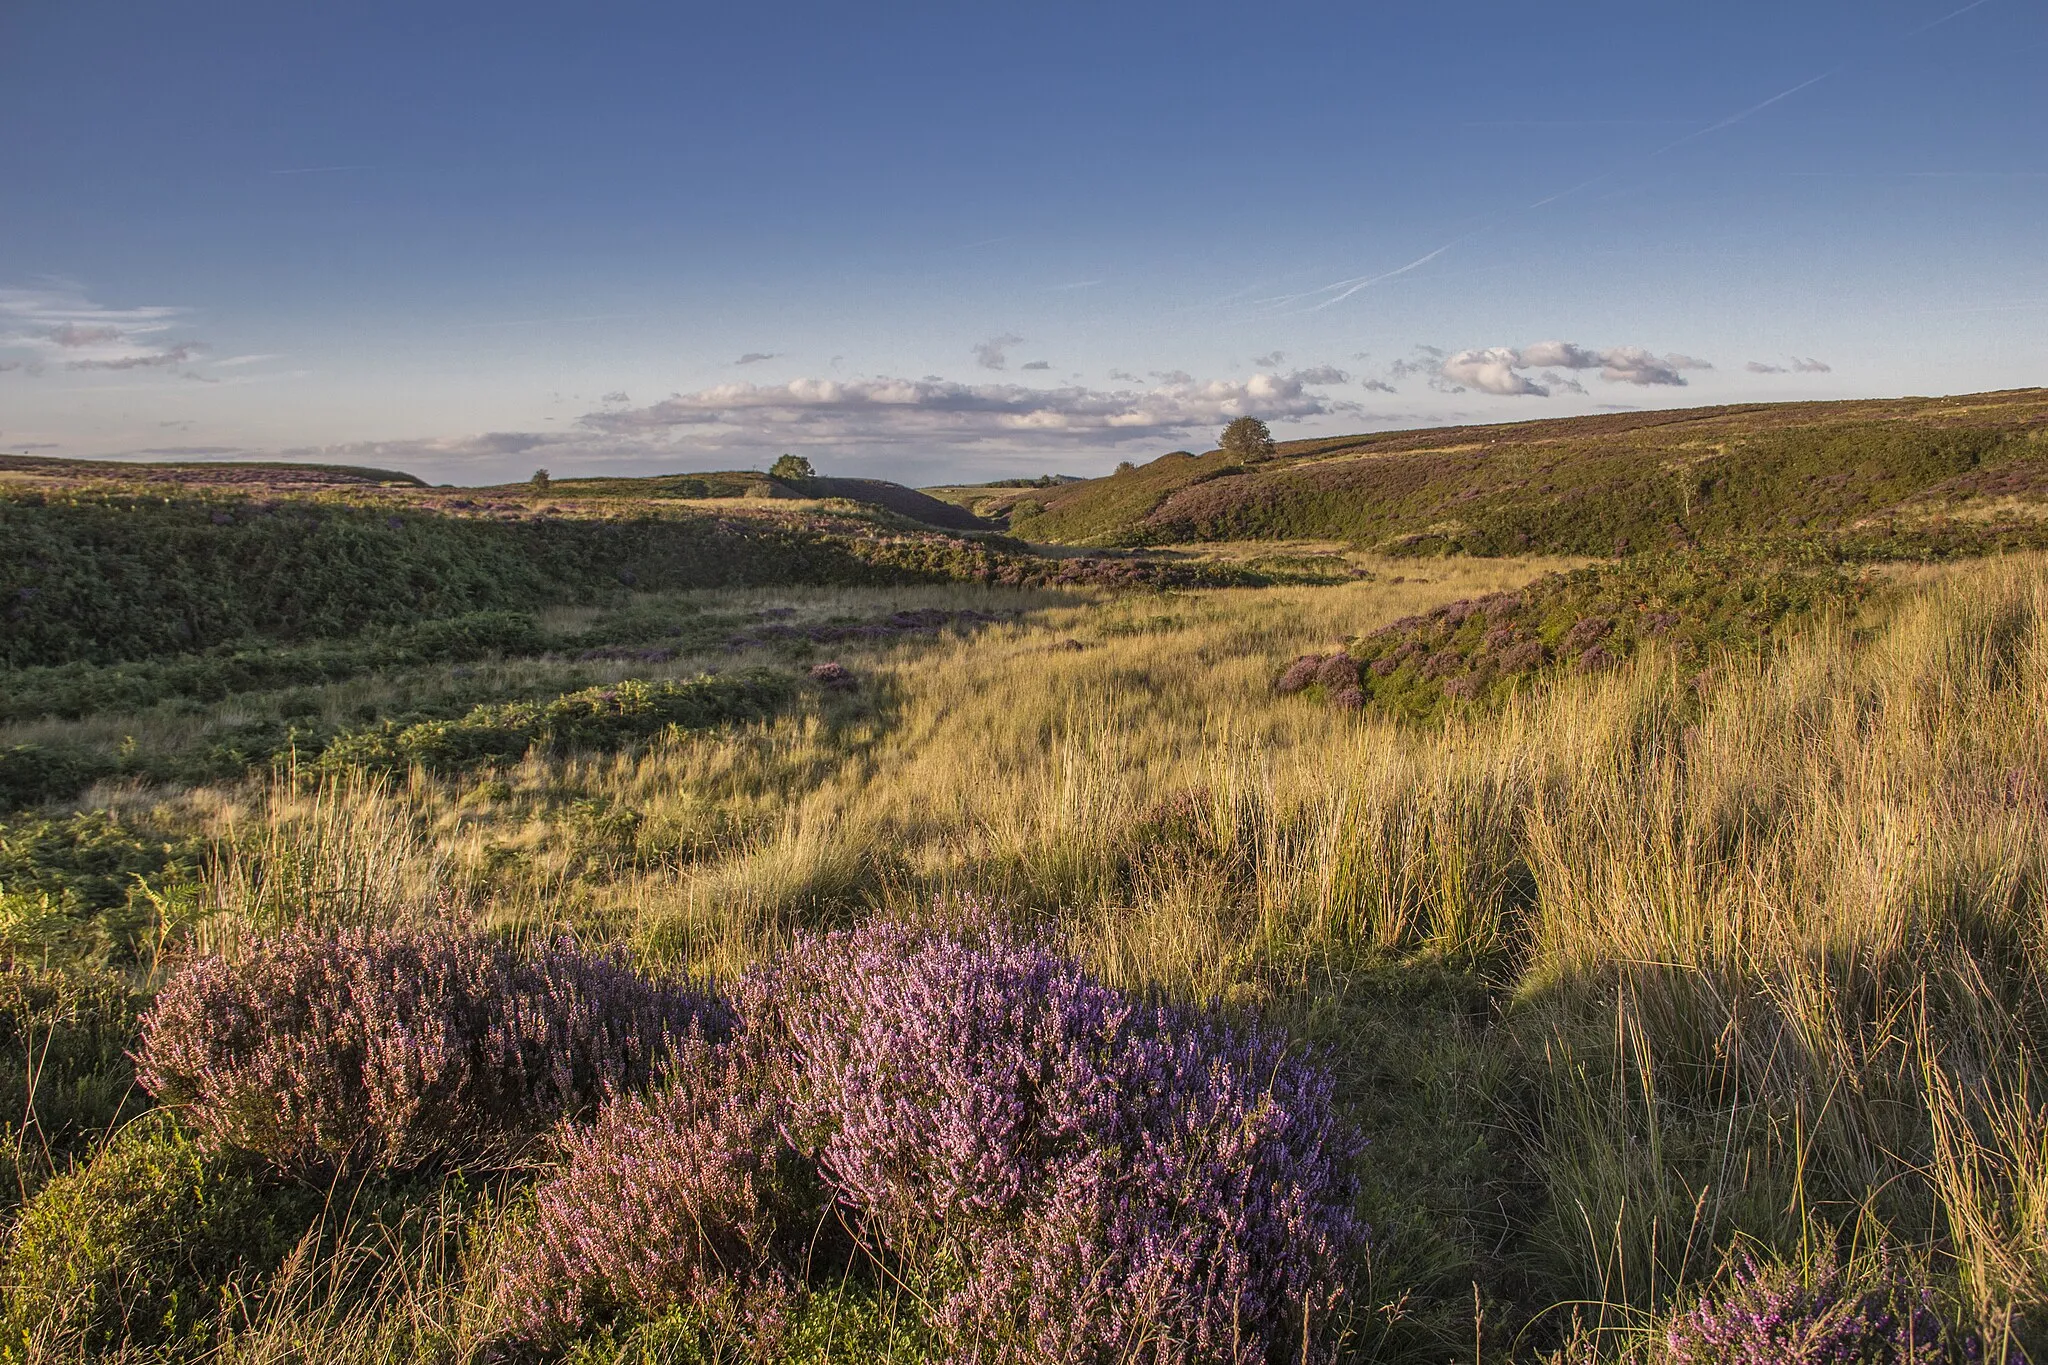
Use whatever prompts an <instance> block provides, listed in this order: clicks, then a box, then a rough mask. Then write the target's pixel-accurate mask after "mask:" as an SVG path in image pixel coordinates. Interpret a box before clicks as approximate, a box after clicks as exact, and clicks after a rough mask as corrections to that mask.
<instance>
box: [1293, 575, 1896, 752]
mask: <svg viewBox="0 0 2048 1365" xmlns="http://www.w3.org/2000/svg"><path fill="white" fill-rule="evenodd" d="M1880 590H1881V585H1880V584H1879V583H1878V582H1877V581H1876V580H1874V579H1872V578H1869V577H1858V576H1856V575H1853V574H1850V573H1848V572H1846V571H1843V570H1840V569H1834V568H1810V567H1808V568H1801V567H1793V566H1787V565H1782V564H1778V563H1774V562H1772V561H1769V560H1764V559H1757V558H1753V557H1749V556H1743V555H1733V554H1703V553H1692V554H1684V555H1671V556H1652V557H1639V558H1636V559H1632V560H1627V561H1623V562H1621V563H1616V564H1601V565H1594V566H1591V567H1588V568H1583V569H1576V570H1573V571H1571V572H1569V573H1564V574H1554V575H1550V576H1547V577H1544V578H1540V579H1538V580H1536V581H1535V582H1533V583H1531V584H1529V585H1528V586H1527V587H1525V588H1521V589H1519V590H1517V591H1514V592H1501V593H1493V594H1490V595H1488V596H1485V597H1479V598H1468V599H1466V600H1463V601H1458V602H1451V603H1447V604H1445V605H1444V606H1441V607H1437V608H1435V609H1434V610H1432V611H1429V612H1426V613H1422V614H1419V615H1415V616H1407V617H1402V618H1401V619H1399V620H1396V621H1393V622H1390V623H1388V624H1387V625H1384V626H1381V627H1379V628H1378V629H1376V630H1374V631H1372V632H1370V633H1368V634H1366V635H1363V636H1360V637H1358V638H1357V639H1355V640H1353V641H1351V642H1350V644H1349V645H1348V646H1347V648H1346V649H1344V650H1343V651H1341V652H1335V653H1329V654H1305V655H1303V656H1301V657H1300V658H1298V659H1296V660H1295V661H1294V662H1293V663H1292V664H1290V665H1289V666H1288V667H1287V668H1286V669H1285V670H1284V671H1282V672H1281V674H1280V676H1279V678H1278V679H1277V680H1276V681H1275V683H1274V690H1275V691H1277V692H1280V693H1281V694H1283V695H1292V694H1295V693H1299V692H1310V691H1311V689H1313V691H1312V695H1314V696H1317V697H1320V698H1321V699H1322V700H1324V701H1326V702H1328V703H1329V704H1331V705H1334V706H1338V707H1341V708H1346V709H1352V710H1356V709H1357V708H1359V707H1361V706H1365V705H1368V704H1369V705H1371V706H1373V707H1375V708H1377V709H1379V710H1382V711H1384V712H1386V713H1388V714H1390V715H1396V716H1406V717H1411V718H1421V717H1428V716H1432V715H1434V714H1436V713H1437V712H1438V711H1440V710H1441V709H1442V708H1444V707H1445V706H1447V705H1454V704H1457V703H1476V702H1484V701H1488V700H1499V699H1501V698H1503V697H1505V696H1509V695H1512V694H1513V693H1514V692H1515V691H1517V690H1523V689H1528V688H1531V687H1538V686H1541V685H1543V683H1544V682H1546V681H1547V680H1549V679H1551V678H1554V677H1556V676H1558V675H1560V674H1565V673H1593V672H1599V671H1602V670H1604V669H1609V668H1614V667H1616V666H1618V665H1619V664H1620V663H1621V662H1622V661H1623V660H1625V659H1629V658H1631V657H1633V656H1634V655H1636V654H1638V653H1643V652H1648V651H1654V652H1655V653H1656V654H1657V655H1658V657H1659V658H1662V659H1668V660H1669V661H1670V662H1671V663H1672V664H1673V665H1675V666H1676V667H1677V668H1678V669H1679V670H1680V671H1681V672H1683V673H1685V674H1687V675H1689V676H1690V675H1697V674H1698V673H1699V672H1700V671H1702V670H1703V669H1706V668H1708V667H1710V666H1712V665H1713V664H1714V663H1715V661H1717V660H1726V659H1728V658H1729V657H1730V656H1739V655H1743V654H1754V653H1756V652H1757V651H1759V650H1762V649H1766V648H1769V647H1770V646H1771V645H1772V643H1773V642H1774V640H1782V639H1783V638H1784V637H1785V636H1786V635H1787V634H1788V633H1789V632H1792V631H1794V630H1796V629H1797V628H1798V627H1799V626H1800V625H1801V624H1803V623H1805V622H1807V621H1810V620H1812V619H1813V618H1815V617H1817V616H1819V615H1822V614H1824V613H1834V614H1836V615H1842V616H1848V615H1853V614H1854V613H1855V611H1856V610H1857V609H1858V607H1859V606H1861V605H1863V604H1864V603H1866V602H1868V601H1869V600H1870V599H1871V598H1872V597H1873V596H1875V595H1876V594H1877V593H1878V592H1879V591H1880Z"/></svg>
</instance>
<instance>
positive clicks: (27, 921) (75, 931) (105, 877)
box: [0, 811, 198, 965]
mask: <svg viewBox="0 0 2048 1365" xmlns="http://www.w3.org/2000/svg"><path fill="white" fill-rule="evenodd" d="M197 868H198V851H197V849H196V848H194V847H193V845H192V844H191V843H190V842H189V841H187V840H175V841H174V840H166V839H162V838H159V837H157V836H155V835H153V834H151V833H149V832H147V831H145V830H138V829H134V828H130V827H129V826H127V825H124V824H122V823H121V822H120V821H119V820H117V819H115V818H114V817H113V816H112V815H110V814H108V813H107V812H105V811H87V812H84V813H82V814H77V815H71V816H66V817H64V818H62V819H49V820H23V821H16V822H13V823H11V824H0V959H4V960H5V961H7V962H15V961H24V960H26V961H32V962H44V963H50V962H81V961H88V962H95V963H102V964H104V963H114V964H120V965H129V964H133V963H135V962H137V961H138V960H139V959H140V956H141V953H142V950H143V949H144V947H145V946H146V945H147V944H148V942H149V941H150V940H151V938H152V937H153V935H154V934H155V932H156V929H157V927H158V926H157V898H158V897H161V896H163V895H165V894H172V893H174V892H175V888H177V887H179V886H181V885H183V884H184V883H186V882H188V881H189V880H190V878H191V877H192V875H193V874H194V873H195V872H196V871H197Z"/></svg>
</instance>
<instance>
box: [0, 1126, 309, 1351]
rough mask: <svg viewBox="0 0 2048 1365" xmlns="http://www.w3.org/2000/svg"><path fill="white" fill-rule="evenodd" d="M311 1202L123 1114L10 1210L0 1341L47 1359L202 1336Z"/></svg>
mask: <svg viewBox="0 0 2048 1365" xmlns="http://www.w3.org/2000/svg"><path fill="white" fill-rule="evenodd" d="M317 1198H318V1196H317V1195H313V1194H311V1193H309V1192H294V1191H289V1190H272V1189H265V1188H264V1187H263V1186H262V1185H261V1184H260V1183H259V1182H258V1180H257V1179H256V1177H255V1176H254V1175H253V1174H252V1173H251V1172H250V1171H248V1170H247V1169H244V1168H242V1167H240V1166H238V1165H236V1164H235V1163H233V1162H231V1161H228V1160H224V1159H221V1158H214V1157H209V1156H207V1155H206V1154H205V1153H203V1152H202V1151H201V1150H200V1149H199V1148H198V1147H197V1146H196V1145H194V1144H193V1143H192V1142H191V1141H190V1140H189V1139H187V1138H186V1137H185V1136H184V1135H182V1134H181V1133H179V1132H178V1131H177V1129H176V1127H175V1126H174V1125H173V1124H172V1123H171V1122H170V1121H169V1120H168V1119H164V1118H147V1119H143V1120H141V1121H139V1122H137V1123H134V1124H131V1125H130V1126H129V1127H127V1128H126V1129H123V1130H122V1131H121V1132H120V1133H119V1134H118V1135H116V1136H115V1137H114V1139H113V1140H112V1141H111V1142H109V1143H108V1144H107V1146H106V1147H105V1148H104V1149H102V1150H101V1151H100V1152H99V1153H98V1154H97V1155H96V1156H95V1157H94V1158H93V1159H92V1160H91V1161H89V1162H87V1163H86V1164H85V1165H83V1166H81V1167H79V1168H78V1169H76V1170H74V1171H71V1172H69V1173H68V1174H65V1175H61V1176H58V1177H57V1178H56V1179H54V1180H52V1181H50V1183H49V1184H47V1185H45V1186H44V1187H43V1188H42V1190H41V1191H39V1192H38V1193H37V1194H36V1196H35V1197H34V1198H33V1199H31V1200H29V1201H28V1203H27V1204H25V1205H23V1206H22V1210H21V1214H20V1216H19V1217H18V1218H17V1219H16V1221H15V1225H14V1228H13V1231H12V1233H11V1234H10V1236H9V1237H8V1239H7V1246H6V1251H5V1258H4V1263H0V1265H4V1269H0V1285H4V1286H5V1289H6V1304H5V1321H6V1327H7V1333H6V1337H7V1340H8V1342H9V1343H10V1344H12V1343H19V1344H21V1345H23V1346H27V1347H29V1348H31V1350H32V1351H40V1352H41V1353H43V1354H45V1356H46V1357H54V1356H55V1355H57V1354H58V1353H59V1352H76V1353H77V1354H78V1355H80V1356H85V1355H89V1354H91V1353H94V1352H98V1351H103V1350H107V1349H109V1348H112V1347H115V1346H120V1345H127V1346H129V1347H143V1348H147V1347H152V1346H167V1345H184V1344H198V1343H203V1342H204V1341H205V1340H206V1338H207V1337H208V1336H209V1335H210V1333H211V1330H212V1327H213V1322H214V1319H215V1318H216V1316H217V1314H218V1312H219V1310H220V1308H221V1306H222V1302H223V1299H224V1297H225V1296H227V1295H229V1294H231V1293H233V1291H234V1289H235V1287H236V1285H237V1284H238V1283H239V1282H242V1281H245V1280H246V1279H248V1278H249V1277H251V1276H253V1275H255V1274H260V1273H261V1272H262V1271H263V1270H265V1269H267V1268H269V1267H270V1266H272V1265H275V1264H276V1263H277V1262H278V1261H279V1260H280V1259H282V1257H283V1256H284V1255H285V1254H286V1253H287V1252H288V1251H289V1250H290V1249H291V1247H292V1245H293V1243H294V1242H295V1241H296V1240H297V1239H298V1236H299V1234H300V1231H301V1230H302V1229H303V1228H304V1227H305V1226H306V1223H307V1221H308V1219H307V1216H306V1215H307V1214H308V1212H309V1208H308V1202H309V1200H317ZM314 1207H317V1205H314Z"/></svg>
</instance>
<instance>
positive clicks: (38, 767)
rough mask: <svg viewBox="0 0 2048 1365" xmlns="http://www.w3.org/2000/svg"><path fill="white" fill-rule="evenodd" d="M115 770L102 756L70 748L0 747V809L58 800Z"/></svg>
mask: <svg viewBox="0 0 2048 1365" xmlns="http://www.w3.org/2000/svg"><path fill="white" fill-rule="evenodd" d="M116 767H117V765H116V764H115V762H114V760H113V759H112V758H110V757H108V756H106V755H104V754H97V753H94V752H92V751H91V750H89V749H81V748H76V747H74V746H70V745H58V746H52V745H43V744H10V745H7V746H5V747H0V810H11V809H14V808H16V807H20V806H38V805H41V804H42V803H43V802H45V801H61V800H63V799H64V798H65V797H68V796H73V795H76V794H77V793H78V792H79V791H80V790H81V789H82V788H85V787H87V786H90V785H91V784H92V783H94V782H97V781H99V780H100V779H101V778H103V777H110V776H112V775H113V773H114V771H115V769H116Z"/></svg>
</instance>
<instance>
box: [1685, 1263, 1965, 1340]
mask: <svg viewBox="0 0 2048 1365" xmlns="http://www.w3.org/2000/svg"><path fill="white" fill-rule="evenodd" d="M1663 1345H1664V1348H1665V1353H1666V1356H1665V1358H1666V1359H1668V1360H1669V1362H1670V1365H1949V1362H1959V1361H1962V1360H1965V1359H1967V1360H1972V1361H1974V1360H1978V1359H1981V1358H1982V1350H1981V1347H1980V1346H1979V1344H1978V1343H1977V1342H1975V1341H1974V1340H1972V1339H1964V1338H1962V1337H1961V1336H1959V1334H1957V1333H1955V1332H1954V1331H1952V1330H1951V1329H1950V1328H1949V1327H1948V1326H1947V1325H1946V1324H1944V1323H1943V1322H1942V1319H1941V1316H1940V1314H1938V1313H1937V1312H1936V1311H1935V1310H1934V1307H1933V1305H1932V1303H1931V1302H1930V1301H1929V1300H1928V1298H1927V1297H1926V1296H1925V1295H1916V1294H1914V1293H1912V1292H1911V1291H1910V1290H1908V1289H1906V1288H1904V1287H1903V1286H1901V1285H1898V1284H1896V1283H1885V1282H1879V1283H1875V1284H1866V1285H1862V1286H1858V1285H1855V1284H1852V1283H1851V1282H1850V1280H1849V1278H1848V1277H1847V1276H1846V1275H1845V1274H1844V1273H1843V1272H1842V1270H1841V1269H1840V1268H1839V1267H1836V1266H1832V1265H1831V1266H1827V1267H1824V1268H1823V1269H1822V1270H1821V1271H1820V1272H1819V1273H1817V1274H1815V1275H1813V1276H1812V1277H1810V1278H1802V1277H1801V1276H1799V1275H1798V1274H1796V1273H1795V1272H1794V1271H1792V1270H1790V1269H1787V1268H1785V1267H1775V1268H1771V1269H1762V1268H1759V1267H1758V1265H1757V1264H1756V1262H1755V1261H1753V1260H1751V1261H1746V1262H1745V1263H1744V1264H1743V1265H1742V1266H1740V1267H1739V1268H1738V1269H1737V1270H1736V1271H1735V1273H1734V1275H1733V1276H1732V1277H1731V1281H1730V1283H1729V1285H1728V1287H1727V1288H1726V1289H1725V1290H1723V1291H1721V1292H1720V1293H1718V1294H1709V1295H1708V1296H1707V1297H1705V1298H1704V1299H1702V1300H1701V1301H1700V1302H1699V1303H1698V1304H1697V1305H1695V1306H1694V1307H1693V1308H1691V1309H1690V1310H1688V1311H1686V1312H1684V1313H1681V1314H1680V1315H1679V1316H1678V1317H1677V1318H1676V1319H1674V1320H1673V1321H1672V1323H1671V1326H1670V1327H1669V1329H1668V1330H1667V1331H1666V1332H1665V1334H1664V1342H1663Z"/></svg>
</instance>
